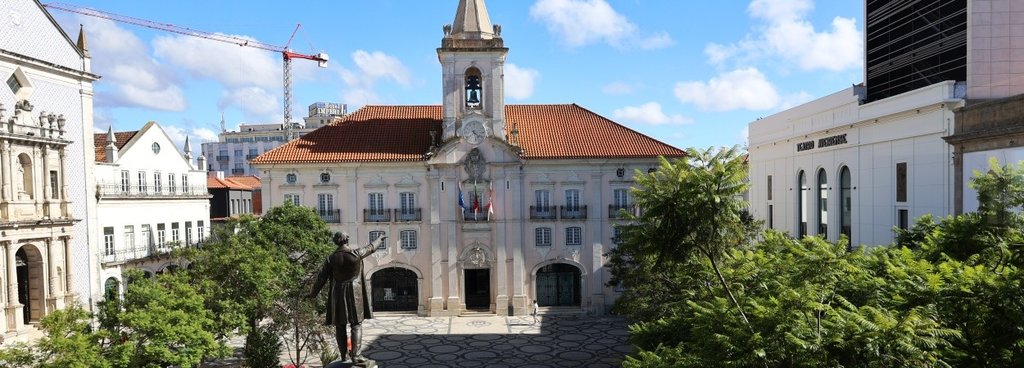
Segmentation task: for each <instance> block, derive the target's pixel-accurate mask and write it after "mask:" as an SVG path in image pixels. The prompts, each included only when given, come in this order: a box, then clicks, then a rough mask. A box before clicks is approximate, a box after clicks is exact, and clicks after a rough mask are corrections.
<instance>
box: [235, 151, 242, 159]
mask: <svg viewBox="0 0 1024 368" xmlns="http://www.w3.org/2000/svg"><path fill="white" fill-rule="evenodd" d="M235 158H242V150H240V149H236V150H235Z"/></svg>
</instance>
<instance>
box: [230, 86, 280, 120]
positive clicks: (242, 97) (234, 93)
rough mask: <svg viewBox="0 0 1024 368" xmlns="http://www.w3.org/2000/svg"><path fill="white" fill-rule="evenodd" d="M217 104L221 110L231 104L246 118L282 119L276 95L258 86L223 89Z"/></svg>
mask: <svg viewBox="0 0 1024 368" xmlns="http://www.w3.org/2000/svg"><path fill="white" fill-rule="evenodd" d="M217 106H218V107H220V109H221V110H222V111H223V110H225V109H226V108H228V107H231V106H235V107H238V108H239V109H241V110H242V112H243V113H244V114H245V117H246V118H247V119H250V120H255V121H282V119H283V118H284V117H283V116H282V114H283V113H282V111H281V109H282V108H283V107H282V105H281V103H280V102H279V100H278V98H277V95H275V94H272V93H270V92H268V91H267V90H265V89H263V88H260V87H243V88H238V89H234V90H225V91H224V92H223V93H222V94H221V97H220V101H218V103H217Z"/></svg>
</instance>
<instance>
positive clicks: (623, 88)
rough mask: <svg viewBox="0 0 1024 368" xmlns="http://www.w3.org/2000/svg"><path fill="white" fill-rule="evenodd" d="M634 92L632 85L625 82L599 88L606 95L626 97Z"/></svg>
mask: <svg viewBox="0 0 1024 368" xmlns="http://www.w3.org/2000/svg"><path fill="white" fill-rule="evenodd" d="M635 90H636V89H635V88H634V87H633V86H632V85H630V84H629V83H625V82H612V83H609V84H606V85H605V86H604V87H601V92H604V94H606V95H628V94H631V93H633V92H634V91H635Z"/></svg>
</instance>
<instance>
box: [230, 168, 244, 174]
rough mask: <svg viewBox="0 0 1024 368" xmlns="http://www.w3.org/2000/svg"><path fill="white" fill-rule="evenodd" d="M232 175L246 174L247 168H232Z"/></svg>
mask: <svg viewBox="0 0 1024 368" xmlns="http://www.w3.org/2000/svg"><path fill="white" fill-rule="evenodd" d="M231 175H245V169H231Z"/></svg>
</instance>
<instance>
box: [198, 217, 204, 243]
mask: <svg viewBox="0 0 1024 368" xmlns="http://www.w3.org/2000/svg"><path fill="white" fill-rule="evenodd" d="M204 225H205V224H203V222H202V221H197V222H196V234H198V235H197V236H196V237H197V238H199V242H200V243H202V242H203V241H204V240H206V226H204Z"/></svg>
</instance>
